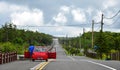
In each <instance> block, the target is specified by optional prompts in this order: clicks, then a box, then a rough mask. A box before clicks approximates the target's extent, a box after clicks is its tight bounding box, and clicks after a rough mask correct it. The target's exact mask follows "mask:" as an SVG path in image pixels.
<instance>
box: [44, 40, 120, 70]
mask: <svg viewBox="0 0 120 70" xmlns="http://www.w3.org/2000/svg"><path fill="white" fill-rule="evenodd" d="M54 47H56V51H57V59H56V60H54V61H52V62H50V63H49V64H48V65H47V66H46V67H45V68H44V70H120V62H119V61H105V60H95V59H91V58H87V57H85V56H66V54H65V52H64V50H63V49H62V47H61V45H60V44H59V43H58V40H57V39H55V45H54Z"/></svg>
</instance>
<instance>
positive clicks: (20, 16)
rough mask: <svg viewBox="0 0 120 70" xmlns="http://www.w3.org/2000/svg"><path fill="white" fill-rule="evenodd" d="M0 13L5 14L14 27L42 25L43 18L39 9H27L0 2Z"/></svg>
mask: <svg viewBox="0 0 120 70" xmlns="http://www.w3.org/2000/svg"><path fill="white" fill-rule="evenodd" d="M0 13H1V14H5V16H6V14H7V17H9V19H11V21H12V22H13V23H14V24H16V25H33V26H34V25H43V23H44V17H43V12H42V11H41V10H40V9H37V8H33V9H32V10H31V9H29V8H28V7H27V6H21V5H16V4H10V3H6V2H0Z"/></svg>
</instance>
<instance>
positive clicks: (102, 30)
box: [101, 14, 104, 33]
mask: <svg viewBox="0 0 120 70" xmlns="http://www.w3.org/2000/svg"><path fill="white" fill-rule="evenodd" d="M103 24H104V23H103V14H102V18H101V33H102V32H103Z"/></svg>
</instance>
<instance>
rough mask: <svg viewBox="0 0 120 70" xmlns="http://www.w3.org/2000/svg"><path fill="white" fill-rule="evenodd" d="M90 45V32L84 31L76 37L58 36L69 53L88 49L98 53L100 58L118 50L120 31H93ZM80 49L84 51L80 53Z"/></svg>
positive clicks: (75, 53) (77, 52) (119, 50)
mask: <svg viewBox="0 0 120 70" xmlns="http://www.w3.org/2000/svg"><path fill="white" fill-rule="evenodd" d="M93 37H94V39H93V46H92V32H86V33H84V34H82V35H81V36H78V37H72V38H70V37H64V38H60V43H61V44H62V45H63V48H65V49H66V52H67V53H68V54H70V55H73V54H74V55H83V54H85V53H86V52H88V51H92V52H95V53H97V54H99V55H100V56H99V57H100V58H102V57H103V55H105V56H106V57H109V55H110V53H113V52H120V33H116V32H109V31H106V32H102V33H101V32H94V35H93ZM82 51H84V52H83V53H82Z"/></svg>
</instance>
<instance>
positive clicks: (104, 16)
mask: <svg viewBox="0 0 120 70" xmlns="http://www.w3.org/2000/svg"><path fill="white" fill-rule="evenodd" d="M119 13H120V10H119V11H118V12H117V13H116V14H115V15H114V16H112V17H110V18H107V17H105V16H104V18H105V19H113V18H114V17H116V16H117V15H118V14H119Z"/></svg>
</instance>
